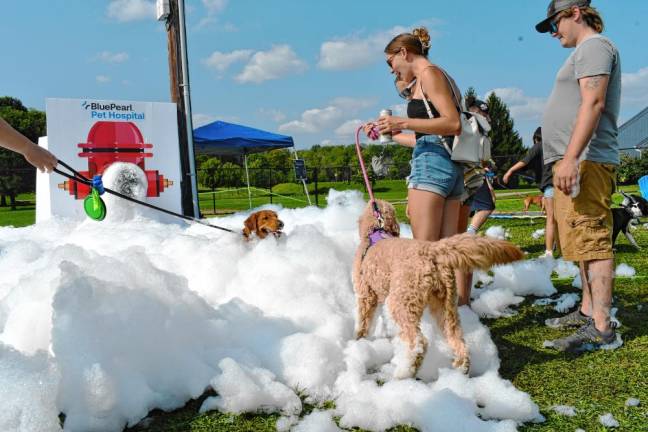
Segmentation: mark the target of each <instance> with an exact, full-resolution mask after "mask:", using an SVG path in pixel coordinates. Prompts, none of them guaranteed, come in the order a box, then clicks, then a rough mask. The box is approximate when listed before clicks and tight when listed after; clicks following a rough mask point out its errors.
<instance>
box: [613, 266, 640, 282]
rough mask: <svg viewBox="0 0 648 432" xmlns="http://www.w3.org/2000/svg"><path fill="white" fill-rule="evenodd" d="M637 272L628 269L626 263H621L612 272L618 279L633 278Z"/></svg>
mask: <svg viewBox="0 0 648 432" xmlns="http://www.w3.org/2000/svg"><path fill="white" fill-rule="evenodd" d="M636 273H637V272H636V271H635V269H634V268H632V267H630V266H629V265H628V264H626V263H621V264H619V265H618V266H617V268H616V270H615V271H614V274H615V275H616V276H618V277H629V278H631V277H635V274H636Z"/></svg>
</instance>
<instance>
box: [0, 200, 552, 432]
mask: <svg viewBox="0 0 648 432" xmlns="http://www.w3.org/2000/svg"><path fill="white" fill-rule="evenodd" d="M116 205H118V204H115V203H113V204H110V205H109V206H108V212H109V214H110V212H111V211H112V212H113V213H115V210H116V209H115V208H114V207H115V206H116ZM364 206H365V203H364V202H363V201H362V199H361V195H360V194H359V193H357V192H345V193H341V192H340V193H339V192H335V191H331V193H330V194H329V197H328V206H327V207H326V208H323V209H320V208H315V207H309V208H303V209H283V208H281V207H278V206H264V208H272V209H275V210H277V211H279V215H280V217H281V219H282V220H283V221H284V223H285V230H284V232H285V235H284V236H282V237H281V238H278V239H277V238H274V237H271V238H268V239H265V240H263V241H259V240H255V241H251V242H245V241H243V239H242V238H241V236H240V235H232V234H230V233H227V232H223V231H218V230H214V229H211V228H209V227H205V226H202V225H188V224H186V223H185V222H178V223H177V224H164V223H160V222H155V221H153V220H150V219H147V218H145V217H143V216H136V217H134V218H132V219H123V220H119V221H115V220H105V221H103V222H96V221H85V222H82V223H75V222H70V221H67V220H64V219H59V218H54V219H52V220H49V221H47V222H43V223H39V224H38V225H34V226H31V227H27V228H19V229H14V228H0V250H2V254H0V274H2V275H3V278H2V280H0V430H2V431H21V432H22V431H33V430H47V431H50V430H51V431H56V430H60V428H59V426H58V424H59V420H58V414H59V413H60V412H62V413H64V414H65V416H66V420H65V430H66V431H71V432H75V431H83V432H85V431H88V430H105V431H120V430H123V428H124V427H125V426H128V425H130V426H132V425H135V424H137V423H138V422H139V421H141V420H142V419H143V418H145V417H146V416H147V414H148V413H149V412H150V411H151V410H153V409H154V408H160V409H163V410H171V409H174V408H178V407H181V406H183V405H184V404H185V403H186V402H187V401H188V400H190V399H192V398H197V397H199V396H200V395H202V394H203V393H204V391H205V389H206V388H208V387H210V386H211V387H213V388H214V389H216V391H217V392H218V396H217V397H214V398H209V399H207V400H206V401H205V403H204V405H203V407H202V408H203V410H208V409H212V408H217V409H221V410H228V411H233V412H243V411H246V412H247V411H250V412H257V411H261V412H269V411H272V412H278V413H280V414H281V415H282V417H281V418H280V422H279V423H278V425H277V427H278V428H285V429H287V428H290V427H304V428H309V427H313V428H317V427H321V428H322V430H329V429H330V430H335V429H331V428H332V427H333V423H332V420H331V415H333V414H334V415H335V416H340V417H341V418H342V419H343V420H342V422H341V426H343V427H356V426H357V427H372V428H377V429H380V428H381V427H392V426H395V425H398V424H412V425H416V426H417V427H419V428H420V429H421V430H429V429H432V428H437V427H441V428H443V427H444V426H445V428H446V429H445V430H448V428H454V427H455V426H456V427H462V428H464V429H466V430H471V431H473V430H474V431H513V430H515V429H516V425H517V424H518V423H519V422H526V421H537V420H539V419H540V418H541V417H540V416H539V412H538V407H537V405H536V404H534V403H533V401H532V400H531V399H530V398H529V396H528V395H527V394H525V393H522V392H520V391H518V390H516V389H515V388H514V387H513V386H512V385H511V383H510V382H508V381H506V380H503V379H502V378H501V377H499V375H498V372H497V371H498V369H499V364H500V360H499V357H498V353H497V348H496V346H495V344H494V343H493V341H492V339H491V337H490V332H489V330H488V328H487V327H485V326H484V325H483V324H481V323H480V322H479V317H478V315H477V314H476V313H474V312H473V311H472V310H470V308H468V307H462V308H460V311H459V313H460V317H461V322H462V325H463V328H464V334H465V340H466V343H467V345H468V347H469V350H470V354H471V370H470V376H464V375H462V374H460V373H459V372H457V371H454V370H450V369H448V368H450V367H451V364H452V360H453V353H452V350H451V349H450V347H449V346H448V344H447V342H446V340H445V336H444V335H443V333H442V332H441V331H440V329H439V328H438V327H437V324H436V320H435V319H433V318H432V317H431V316H430V315H429V313H428V312H426V313H425V315H424V317H423V320H422V323H421V329H422V331H423V333H424V335H425V336H426V337H427V339H428V340H429V347H428V352H427V355H426V357H425V359H424V361H423V365H422V366H421V368H420V370H419V374H418V378H419V379H420V380H421V381H414V380H401V381H397V380H394V379H393V375H394V372H395V370H396V369H397V367H398V356H399V355H402V354H403V353H404V352H405V351H404V350H403V346H402V344H401V343H400V339H399V338H398V337H397V333H398V329H397V328H396V327H395V325H394V324H393V322H391V320H390V318H389V316H388V314H382V315H381V316H380V317H376V325H375V326H374V328H373V330H372V333H371V334H370V336H369V338H368V339H363V340H359V341H356V340H354V333H353V329H354V325H355V310H356V301H355V295H354V293H353V288H352V283H351V265H352V261H353V255H354V252H355V247H356V245H357V244H358V237H357V235H358V234H357V223H356V222H357V218H358V216H359V215H360V213H361V211H362V210H363V208H364ZM248 215H249V212H241V213H237V214H234V215H231V216H228V217H224V218H219V219H217V220H211V221H210V222H211V223H215V224H218V225H220V226H224V227H227V228H231V229H234V230H235V231H237V232H238V231H239V230H240V229H241V228H242V226H243V221H244V220H245V218H246V217H247V216H248ZM406 228H407V227H406V226H404V231H406ZM534 266H536V267H537V266H538V264H533V265H532V267H534ZM540 267H541V266H540ZM540 267H538V268H540ZM542 268H544V267H542ZM530 271H533V269H531V270H530ZM545 273H546V274H545V276H547V277H548V273H549V270H545ZM496 274H497V270H496ZM528 277H529V276H528V275H526V276H524V275H523V272H522V271H519V272H516V273H515V278H513V280H509V283H512V284H519V285H521V289H522V291H523V292H536V291H538V292H539V291H544V290H546V286H545V287H544V288H543V287H542V286H540V288H538V287H537V286H533V287H532V286H529V285H528V284H527V281H526V280H524V279H527V278H528ZM495 279H497V277H495V278H493V280H494V282H493V284H492V286H493V289H502V287H499V288H498V287H497V286H496V285H497V284H496V283H495ZM500 280H504V279H502V277H501V276H500ZM518 288H519V287H518ZM488 289H491V286H489V287H488ZM511 292H513V295H512V297H510V298H508V299H507V300H506V301H504V302H500V303H497V302H496V303H495V305H494V306H492V308H493V310H501V309H499V308H500V306H502V307H505V306H503V303H507V302H509V301H512V300H515V301H517V299H516V298H515V297H516V296H520V295H525V294H521V293H519V292H516V291H514V290H511ZM483 295H486V294H483ZM489 296H492V297H493V298H495V297H497V295H495V294H488V295H487V296H486V297H484V298H483V299H482V301H483V302H484V303H487V302H486V300H487V299H488V298H489ZM437 380H438V381H437ZM382 383H384V384H383V385H380V384H382ZM453 383H456V384H453ZM297 394H299V395H300V396H302V395H303V397H304V398H305V400H306V401H307V402H308V403H312V404H314V405H316V406H320V405H319V404H320V403H322V402H325V401H330V400H335V401H336V409H335V411H334V412H333V413H332V412H330V411H321V412H315V413H313V414H311V415H310V416H307V417H305V418H304V419H302V420H301V423H300V422H299V418H298V415H299V413H300V412H301V409H302V406H301V400H300V399H299V397H298V396H297ZM485 419H486V420H485ZM327 428H329V429H327Z"/></svg>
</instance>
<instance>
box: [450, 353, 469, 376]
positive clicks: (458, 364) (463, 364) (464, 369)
mask: <svg viewBox="0 0 648 432" xmlns="http://www.w3.org/2000/svg"><path fill="white" fill-rule="evenodd" d="M452 366H453V367H455V368H456V369H459V370H460V371H461V373H463V374H464V375H468V372H470V359H469V358H468V357H465V358H459V359H456V360H455V361H454V362H452Z"/></svg>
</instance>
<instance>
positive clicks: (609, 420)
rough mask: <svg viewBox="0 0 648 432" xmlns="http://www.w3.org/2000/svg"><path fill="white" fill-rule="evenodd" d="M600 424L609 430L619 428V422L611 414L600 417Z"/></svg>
mask: <svg viewBox="0 0 648 432" xmlns="http://www.w3.org/2000/svg"><path fill="white" fill-rule="evenodd" d="M599 423H601V424H602V425H603V426H605V427H609V428H616V427H619V422H618V421H617V420H616V419H615V418H614V416H613V415H612V414H611V413H607V414H603V415H600V416H599Z"/></svg>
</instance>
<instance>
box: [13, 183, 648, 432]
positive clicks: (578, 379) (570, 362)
mask: <svg viewBox="0 0 648 432" xmlns="http://www.w3.org/2000/svg"><path fill="white" fill-rule="evenodd" d="M280 186H281V187H279V186H277V187H276V188H274V189H273V190H276V191H277V192H282V194H285V195H286V196H291V197H293V198H300V197H304V196H303V194H300V191H299V188H298V186H299V185H280ZM295 186H297V187H295ZM320 187H321V188H322V189H324V188H329V187H335V188H336V189H343V188H358V189H360V188H361V185H359V184H352V185H346V184H340V183H335V184H327V183H322V184H320ZM622 189H623V190H624V191H628V192H635V191H636V190H637V188H636V186H635V187H623V188H622ZM374 191H375V193H376V196H377V197H379V198H383V199H388V200H390V201H402V200H404V198H405V197H406V195H407V191H406V189H405V185H404V182H402V181H394V182H383V181H379V182H377V184H376V186H375V187H374ZM508 192H510V191H500V192H499V193H502V194H505V193H508ZM516 192H517V191H516ZM527 192H528V193H535V191H533V190H528V191H523V192H522V195H525V194H526V193H527ZM229 194H230V196H227V194H223V197H221V202H223V206H222V207H220V206H219V207H218V208H223V209H226V208H229V209H230V211H236V210H243V209H246V208H247V191H242V192H241V191H240V192H229ZM324 196H325V194H324V193H323V194H322V196H321V198H322V200H321V201H320V205H321V206H323V205H325V203H324V199H323V197H324ZM365 197H366V194H365ZM304 198H305V197H304ZM276 199H277V198H273V201H275V202H277V201H276ZM19 200H20V201H21V202H24V203H25V205H21V206H20V207H19V210H17V211H15V212H11V211H9V209H8V208H0V225H14V226H25V225H29V224H31V223H33V220H34V204H33V195H32V196H20V197H19ZM30 200H31V201H30ZM208 200H209V201H208ZM227 200H230V201H227ZM620 201H621V196H620V195H619V194H615V196H614V202H615V203H619V202H620ZM206 202H208V204H209V205H211V197H209V196H207V198H203V196H201V204H202V205H204V204H205V203H206ZM267 202H269V196H267V195H263V194H258V195H257V196H255V201H254V202H253V205H255V206H257V205H260V204H261V203H267ZM292 202H293V201H291V200H289V199H286V204H284V205H285V206H286V207H296V206H301V205H295V204H292V205H291V203H292ZM241 203H243V204H241ZM226 204H227V205H226ZM282 204H283V203H282ZM297 204H300V203H297ZM228 206H229V207H228ZM404 207H405V206H404V204H400V205H397V210H398V211H399V217H400V218H401V220H405V219H404ZM497 208H498V210H500V211H519V210H521V209H522V197H521V196H515V195H514V196H501V197H500V198H499V199H498V202H497ZM644 222H645V221H644ZM543 224H544V221H543V219H540V218H539V219H536V220H527V219H522V220H489V221H488V222H487V225H486V227H488V226H492V225H501V226H504V227H505V228H507V229H508V230H509V232H510V234H511V241H513V242H514V243H516V244H518V245H520V246H521V247H522V248H523V249H524V250H526V251H527V252H529V256H531V257H533V256H537V255H538V254H540V253H541V252H543V251H544V244H543V240H542V239H540V240H533V239H532V238H531V233H532V232H533V231H535V230H536V229H539V228H542V227H543ZM634 235H635V238H636V239H637V242H638V243H639V244H640V245H641V246H642V247H643V248H644V249H646V248H648V230H645V229H643V228H639V229H638V230H636V231H635V232H634ZM616 261H617V263H622V262H623V263H627V264H629V265H631V266H632V267H634V268H635V270H636V271H637V275H638V277H637V278H635V279H627V278H618V279H617V280H616V285H615V291H614V296H615V307H618V308H619V311H618V313H617V317H618V318H619V319H620V321H621V322H622V324H623V327H622V328H621V332H622V334H623V339H624V344H623V346H622V347H621V348H619V349H617V350H614V351H596V352H592V353H586V354H582V355H573V354H564V353H558V352H556V351H553V350H550V349H545V348H543V347H542V342H543V341H544V340H546V339H554V338H556V337H558V336H561V335H564V334H566V333H565V332H559V331H556V330H552V329H549V328H547V327H545V326H544V325H543V322H544V320H545V319H546V318H548V317H551V316H555V314H556V313H555V312H554V311H553V309H551V308H550V306H532V302H533V298H529V299H527V300H525V302H524V303H522V304H521V305H519V307H518V308H517V309H518V314H517V315H515V316H513V317H509V318H499V319H493V320H484V322H485V324H486V325H488V327H489V328H490V330H491V335H492V338H493V340H494V342H495V343H496V345H497V347H498V349H499V355H500V358H501V368H500V373H501V375H502V376H503V377H504V378H506V379H509V380H511V381H512V382H513V384H514V385H515V386H516V387H517V388H518V389H520V390H522V391H524V392H527V393H529V394H530V395H531V397H532V398H533V400H534V401H535V402H536V403H537V404H538V405H539V406H540V408H541V411H542V413H543V414H544V415H545V417H547V421H546V422H545V423H541V424H527V425H524V426H522V427H520V430H521V431H524V432H531V431H533V432H535V431H569V432H572V431H574V430H576V429H577V428H581V429H585V430H587V431H603V430H605V428H604V427H603V426H602V425H601V424H600V423H599V421H598V416H599V415H601V414H605V413H607V412H611V413H612V414H613V415H614V417H615V418H616V419H617V421H619V423H620V425H621V426H620V427H619V428H617V429H616V430H619V431H633V432H634V431H648V428H647V427H646V423H647V422H646V420H647V419H648V409H647V408H646V404H648V324H647V322H646V316H645V314H646V312H645V311H646V310H648V296H647V294H646V292H647V290H646V286H648V281H647V280H646V274H648V260H647V259H646V258H645V256H644V254H643V253H642V252H637V251H635V250H634V249H633V248H632V247H631V246H630V245H629V243H628V241H627V240H626V238H625V237H623V236H620V237H619V240H618V241H617V255H616ZM554 283H555V285H556V287H557V288H558V290H559V291H560V292H573V291H575V289H574V288H571V286H570V283H569V281H566V280H555V281H554ZM639 305H643V310H639V309H638V306H639ZM206 396H207V394H206V395H204V396H203V397H202V398H201V399H199V400H194V401H190V402H188V403H187V404H186V405H185V407H183V408H181V409H179V410H176V411H174V412H170V413H165V412H162V411H159V410H156V411H154V412H152V413H151V414H150V416H149V419H148V420H147V427H143V426H142V425H139V426H135V427H133V428H131V429H129V431H131V432H143V431H148V432H162V431H177V432H181V431H182V432H184V431H192V432H196V431H200V432H203V431H204V432H214V431H235V432H237V431H239V432H240V431H273V430H275V423H276V420H277V418H278V417H277V415H265V414H245V415H233V414H228V413H220V412H209V413H205V414H199V413H198V409H199V407H200V405H201V403H202V400H203V399H204V398H205V397H206ZM629 397H635V398H639V399H640V400H641V405H640V406H639V407H625V405H624V404H625V401H626V400H627V399H628V398H629ZM333 403H334V402H333V401H331V402H329V403H328V404H327V405H328V406H327V407H328V408H330V407H331V406H333ZM553 405H572V406H574V407H576V409H577V410H578V413H577V415H576V416H575V417H565V416H561V415H558V414H556V413H554V411H553V410H552V409H551V407H552V406H553ZM311 409H312V407H310V406H306V409H305V411H304V413H303V414H305V413H308V412H310V410H311ZM393 430H394V431H399V432H401V431H412V430H414V429H412V428H409V427H406V426H402V427H397V428H395V429H393Z"/></svg>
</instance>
